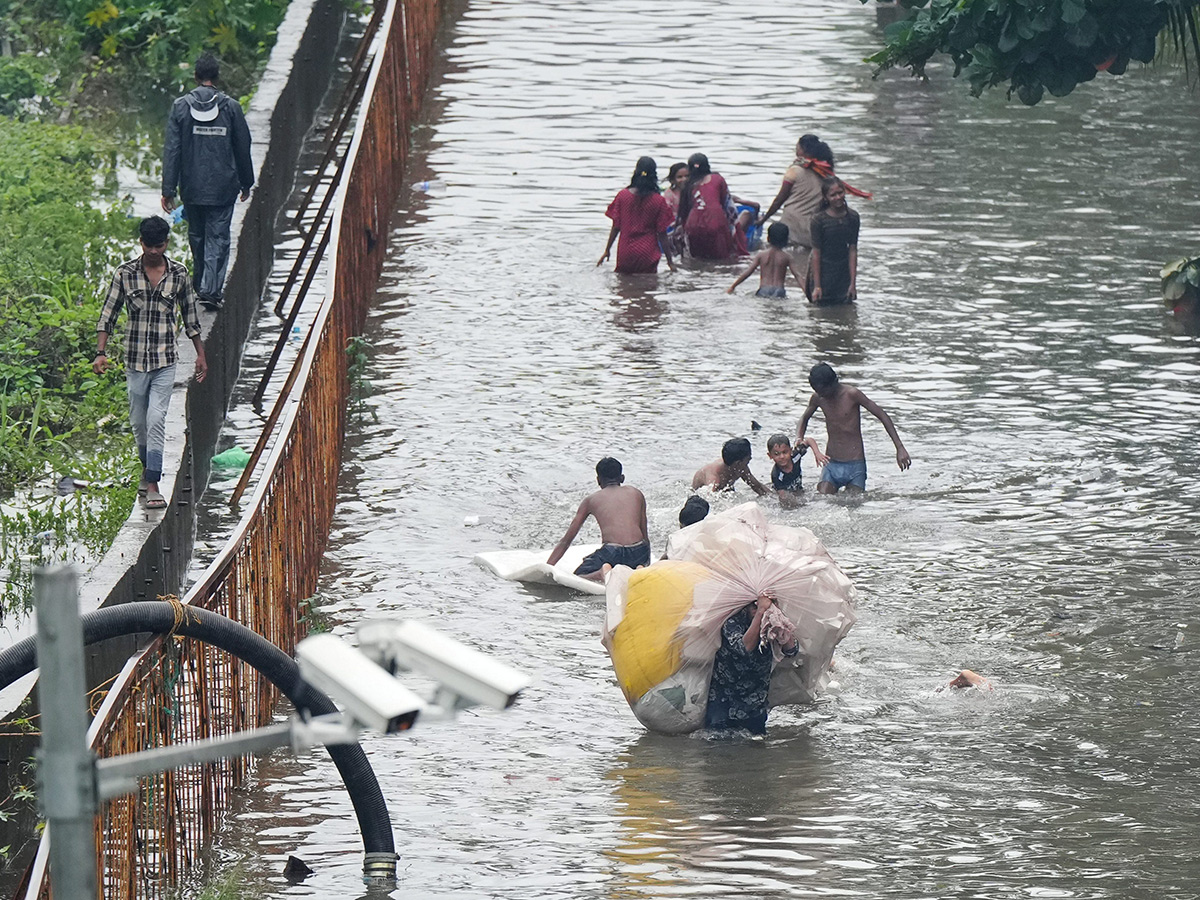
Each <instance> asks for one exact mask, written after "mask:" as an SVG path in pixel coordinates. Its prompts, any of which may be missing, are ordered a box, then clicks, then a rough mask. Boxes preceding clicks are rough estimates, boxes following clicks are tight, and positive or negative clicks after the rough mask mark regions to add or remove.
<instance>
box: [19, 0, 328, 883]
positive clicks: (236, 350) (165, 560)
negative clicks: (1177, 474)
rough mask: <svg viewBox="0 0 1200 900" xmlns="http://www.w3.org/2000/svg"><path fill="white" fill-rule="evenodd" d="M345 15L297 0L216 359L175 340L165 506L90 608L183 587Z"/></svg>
mask: <svg viewBox="0 0 1200 900" xmlns="http://www.w3.org/2000/svg"><path fill="white" fill-rule="evenodd" d="M343 15H344V6H343V4H342V3H341V2H340V0H291V3H290V5H289V7H288V12H287V15H286V17H285V19H284V22H283V24H282V25H281V26H280V28H279V34H278V38H277V40H276V44H275V48H274V49H273V50H272V52H271V58H270V61H269V62H268V65H267V69H266V72H265V74H264V75H263V78H262V80H261V82H260V83H259V87H258V90H257V92H256V93H255V95H254V99H253V101H252V102H251V105H250V109H249V111H248V112H247V114H246V120H247V122H248V124H249V126H250V133H251V136H252V138H253V142H254V143H253V155H254V167H255V173H256V175H257V181H256V184H255V188H254V191H253V193H252V194H251V196H250V199H249V200H248V201H247V202H246V203H239V204H238V206H237V209H236V210H235V213H234V219H233V249H232V251H231V258H230V266H229V279H228V283H227V286H226V290H225V304H224V306H223V307H222V309H221V310H220V311H219V312H216V313H213V312H208V311H205V310H203V309H202V310H201V313H200V319H201V326H202V328H203V331H204V346H205V354H206V355H207V357H208V366H209V370H208V378H206V379H205V381H204V382H203V383H202V384H196V383H194V382H193V381H192V380H191V374H192V370H193V366H194V363H195V354H194V352H193V350H192V347H191V344H190V342H188V341H186V340H184V341H182V342H181V345H180V354H179V365H178V368H177V377H176V385H175V394H174V396H173V398H172V401H171V409H170V413H169V415H168V419H167V446H166V453H165V458H164V461H163V479H162V481H161V482H160V487H161V489H162V492H163V495H164V496H166V497H167V498H168V499H169V503H168V506H167V508H166V509H165V510H157V511H151V510H146V509H144V508H142V506H141V505H140V503H139V504H135V506H134V509H133V511H132V513H131V515H130V517H129V519H128V521H127V522H126V523H125V525H124V526H123V527H122V529H121V532H120V534H118V536H117V539H116V541H115V542H114V543H113V545H112V547H111V548H110V549H109V551H108V552H107V553H106V554H105V556H104V558H103V559H102V560H101V561H100V562H99V563H98V564H97V565H96V566H95V568H94V569H93V570H92V572H91V573H90V574H89V576H88V577H87V579H86V580H85V581H84V582H83V583H82V584H81V590H80V607H81V610H82V611H83V612H88V611H91V610H93V609H97V608H99V607H101V606H109V605H111V604H115V603H127V602H130V601H132V600H153V599H154V598H155V597H157V596H159V595H160V594H180V595H182V593H183V585H184V579H185V577H186V574H187V570H188V564H189V560H190V557H191V553H192V547H193V543H194V541H195V537H196V534H195V532H196V513H195V502H196V500H197V499H198V498H199V496H200V495H201V494H202V493H203V491H204V488H205V486H206V485H207V483H208V476H209V466H210V460H211V459H212V456H213V453H214V450H215V448H216V443H217V436H218V434H219V433H220V430H221V426H222V425H223V423H224V420H225V410H226V408H227V405H228V403H229V398H230V396H231V394H232V391H233V387H234V383H235V382H236V380H237V377H238V372H239V371H240V368H241V353H242V346H243V344H244V343H245V340H246V337H247V335H248V333H249V329H250V324H251V322H252V321H253V319H254V316H255V314H256V313H257V311H258V309H259V306H260V300H261V297H262V292H263V288H264V287H265V285H266V281H267V278H268V276H269V275H270V272H271V269H272V266H273V265H274V256H275V245H274V244H275V222H276V219H277V218H278V215H279V212H280V210H281V209H283V208H284V205H285V204H286V203H287V200H288V198H289V196H290V194H291V192H292V189H293V187H294V184H295V181H296V174H297V173H296V165H297V160H298V158H299V154H300V149H301V146H302V143H303V140H304V137H305V134H306V133H307V131H308V129H309V128H310V126H311V125H312V120H313V115H314V114H315V112H316V110H317V107H318V105H319V104H320V102H321V100H322V98H323V97H324V94H325V91H326V89H327V87H328V85H329V82H330V79H331V76H332V75H333V72H334V68H335V65H336V62H337V59H336V52H337V47H338V41H339V38H340V34H341V28H342V22H343ZM179 250H180V248H179V247H176V252H179ZM30 633H32V623H31V627H30ZM137 645H138V642H137V641H136V640H135V639H134V638H132V637H131V638H129V639H127V640H114V641H110V642H108V643H107V644H105V645H104V646H103V647H99V646H98V647H95V648H91V649H89V650H87V651H86V652H87V655H88V670H89V671H88V677H89V684H97V683H99V682H100V681H102V680H104V679H106V678H109V677H111V676H112V675H114V674H115V673H116V672H117V671H119V670H120V667H121V665H122V664H123V663H124V661H125V660H126V659H127V658H128V657H129V656H130V654H131V653H133V652H134V650H136V649H137ZM31 679H32V676H30V677H29V678H26V679H22V681H21V682H18V683H17V684H14V685H12V686H11V688H10V689H9V690H7V691H4V692H3V693H2V694H0V715H4V716H8V715H9V714H10V713H11V712H12V711H13V710H14V709H16V708H17V706H18V705H19V704H21V702H22V701H23V700H24V699H25V697H26V695H27V694H28V692H29V687H30V685H31V683H32V681H31ZM4 730H5V731H6V732H9V733H11V732H13V731H14V730H15V729H14V728H12V727H6V728H5V729H4ZM35 747H36V738H30V737H9V738H4V739H2V740H0V788H2V787H3V786H6V785H9V784H13V783H29V782H30V781H31V776H28V775H27V774H26V773H24V772H23V771H22V768H23V766H24V764H25V760H26V759H28V758H29V756H30V755H31V754H32V751H33V749H34V748H35ZM34 821H35V820H34V818H33V816H32V810H30V811H28V814H26V815H17V816H14V817H13V818H12V819H10V820H9V821H8V822H0V846H3V845H5V844H8V845H10V846H11V847H12V850H11V853H10V856H9V861H8V867H7V871H5V872H3V873H0V895H4V894H7V891H8V889H10V888H11V887H12V886H13V884H14V883H15V881H14V879H15V877H16V875H17V873H19V872H20V871H21V869H22V868H24V865H25V863H27V862H28V855H29V852H30V851H31V850H32V848H33V847H34V846H36V844H35V843H27V842H35V841H36V837H37V836H36V834H35V832H34V830H33V824H34ZM23 851H24V852H23Z"/></svg>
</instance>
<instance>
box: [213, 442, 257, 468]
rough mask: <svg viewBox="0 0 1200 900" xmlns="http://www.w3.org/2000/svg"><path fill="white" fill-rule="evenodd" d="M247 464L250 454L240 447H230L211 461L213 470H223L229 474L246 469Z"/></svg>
mask: <svg viewBox="0 0 1200 900" xmlns="http://www.w3.org/2000/svg"><path fill="white" fill-rule="evenodd" d="M248 462H250V454H249V453H247V452H246V451H245V450H243V449H242V448H241V447H230V448H229V449H228V450H226V451H225V452H224V453H218V454H217V455H216V456H214V457H213V459H212V464H213V468H214V469H224V470H225V471H229V472H232V471H234V470H237V469H244V468H246V463H248Z"/></svg>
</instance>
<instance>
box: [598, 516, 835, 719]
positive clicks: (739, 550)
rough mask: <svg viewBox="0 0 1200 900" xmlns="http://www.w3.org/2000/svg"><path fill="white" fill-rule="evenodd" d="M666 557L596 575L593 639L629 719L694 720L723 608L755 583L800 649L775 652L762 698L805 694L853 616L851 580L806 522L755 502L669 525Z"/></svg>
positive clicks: (791, 699) (796, 699)
mask: <svg viewBox="0 0 1200 900" xmlns="http://www.w3.org/2000/svg"><path fill="white" fill-rule="evenodd" d="M667 546H668V552H669V554H670V557H671V558H670V559H665V560H662V561H660V562H656V563H654V564H653V565H651V566H648V567H646V568H643V569H638V570H636V571H634V570H632V569H629V568H626V567H625V566H617V567H616V568H615V569H613V570H612V573H611V575H610V576H609V579H608V584H607V591H606V593H607V610H606V613H605V618H604V632H603V638H602V640H603V642H604V646H605V647H606V648H607V649H608V653H609V656H610V657H611V659H612V663H613V670H614V671H615V672H616V675H617V681H618V683H619V684H620V685H621V690H622V691H623V692H624V694H625V699H626V700H627V701H628V703H629V706H630V708H631V709H632V710H633V714H634V715H635V716H637V718H638V721H640V722H641V723H642V724H643V725H645V726H646V727H647V728H649V729H650V730H651V731H656V732H659V733H661V734H683V733H686V732H689V731H695V730H697V729H699V728H702V727H704V713H705V710H706V708H707V706H708V687H709V681H710V680H711V678H712V668H713V658H714V657H715V656H716V653H717V649H718V648H719V647H720V645H721V626H722V625H723V624H724V622H725V620H726V619H727V618H728V617H729V616H730V615H732V614H733V613H735V612H737V611H738V610H739V609H741V608H742V607H744V606H746V605H747V604H748V603H753V602H754V600H755V598H757V597H758V596H759V594H760V593H761V592H764V591H765V592H769V593H770V594H771V595H772V596H774V597H775V599H776V601H777V603H778V604H779V609H780V611H781V612H782V614H783V615H784V616H786V617H787V619H788V620H789V621H790V622H791V623H792V625H793V626H794V628H795V635H796V640H797V641H798V642H799V645H800V652H799V653H797V654H796V655H795V656H791V657H784V656H783V655H782V654H777V655H776V659H775V663H774V665H773V668H772V672H771V683H770V689H769V693H768V696H767V703H768V706H779V705H783V704H791V703H811V702H812V701H813V700H814V699H815V698H816V697H817V696H819V694H820V693H821V691H822V690H823V688H824V687H825V684H826V683H827V682H828V679H829V664H830V661H831V660H832V658H833V651H834V647H836V646H837V644H838V642H839V641H840V640H841V639H842V638H843V637H844V636H845V635H846V632H847V631H849V630H850V628H851V626H852V625H853V624H854V620H855V616H854V605H853V593H854V590H853V585H852V584H851V583H850V579H849V578H847V577H846V575H845V573H843V572H842V570H841V569H840V568H839V567H838V564H837V563H836V562H834V560H833V557H831V556H830V555H829V553H828V551H827V550H826V549H825V548H824V546H822V544H821V542H820V541H819V540H817V538H816V536H815V535H814V534H813V533H812V532H811V531H809V530H808V529H807V528H790V527H788V526H785V525H777V524H773V523H770V522H768V521H767V520H766V518H765V517H764V516H763V514H762V510H761V509H759V508H758V506H757V505H756V504H754V503H746V504H743V505H742V506H738V507H735V508H734V509H731V510H728V511H726V512H724V513H720V514H719V515H715V516H709V517H708V518H707V519H705V520H704V521H702V522H697V523H696V524H694V525H690V526H688V527H687V528H684V529H682V530H680V531H678V532H676V533H675V534H674V535H672V536H671V538H670V540H669V541H668V545H667Z"/></svg>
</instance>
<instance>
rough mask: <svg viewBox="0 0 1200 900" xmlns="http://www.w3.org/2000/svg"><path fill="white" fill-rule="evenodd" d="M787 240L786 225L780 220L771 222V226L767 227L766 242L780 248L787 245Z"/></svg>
mask: <svg viewBox="0 0 1200 900" xmlns="http://www.w3.org/2000/svg"><path fill="white" fill-rule="evenodd" d="M787 242H788V227H787V226H786V225H784V224H783V223H782V222H772V223H771V227H770V228H768V229H767V243H768V244H770V245H771V246H772V247H778V248H779V249H780V250H782V249H783V248H784V247H786V246H787Z"/></svg>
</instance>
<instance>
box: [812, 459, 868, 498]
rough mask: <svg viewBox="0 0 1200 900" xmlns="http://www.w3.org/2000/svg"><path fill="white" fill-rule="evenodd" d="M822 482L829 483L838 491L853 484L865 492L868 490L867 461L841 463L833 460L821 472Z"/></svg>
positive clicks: (857, 460) (855, 460) (854, 460)
mask: <svg viewBox="0 0 1200 900" xmlns="http://www.w3.org/2000/svg"><path fill="white" fill-rule="evenodd" d="M821 481H828V482H829V483H830V484H832V485H833V486H834V487H835V488H837V489H838V490H841V489H842V488H844V487H846V486H847V485H851V484H852V485H854V486H855V487H856V488H858V489H859V490H861V491H865V490H866V489H867V461H866V460H865V459H852V460H849V461H847V462H839V461H838V460H836V459H831V460H830V461H829V462H827V463H826V464H825V468H824V469H822V470H821Z"/></svg>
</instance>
